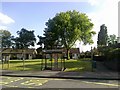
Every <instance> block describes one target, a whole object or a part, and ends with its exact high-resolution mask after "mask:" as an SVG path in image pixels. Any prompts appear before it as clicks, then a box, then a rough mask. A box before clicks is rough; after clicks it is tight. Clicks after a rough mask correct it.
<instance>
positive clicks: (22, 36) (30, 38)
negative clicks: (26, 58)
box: [13, 28, 36, 49]
mask: <svg viewBox="0 0 120 90" xmlns="http://www.w3.org/2000/svg"><path fill="white" fill-rule="evenodd" d="M17 34H18V36H19V37H16V38H14V39H13V40H14V41H15V47H16V48H21V49H22V48H28V47H29V46H34V44H35V42H36V38H35V35H34V31H33V30H32V31H29V30H27V29H24V28H22V29H21V30H20V31H17Z"/></svg>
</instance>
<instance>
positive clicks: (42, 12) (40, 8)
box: [2, 2, 96, 35]
mask: <svg viewBox="0 0 120 90" xmlns="http://www.w3.org/2000/svg"><path fill="white" fill-rule="evenodd" d="M95 9H96V8H94V7H91V6H90V4H89V3H85V2H81V3H78V2H75V3H67V2H66V3H64V2H61V3H59V2H55V3H54V2H47V3H46V2H17V3H13V2H10V3H7V2H5V3H2V12H3V13H4V14H6V15H8V16H9V17H11V18H12V19H13V20H14V21H15V23H14V24H11V25H10V26H8V30H10V31H11V33H12V34H14V35H16V32H17V30H20V29H21V28H26V29H28V30H32V29H33V30H35V34H36V35H42V34H43V30H44V28H45V22H47V20H48V19H49V18H52V17H54V16H55V15H56V13H59V12H65V11H67V10H77V11H80V12H84V13H89V12H91V11H95Z"/></svg>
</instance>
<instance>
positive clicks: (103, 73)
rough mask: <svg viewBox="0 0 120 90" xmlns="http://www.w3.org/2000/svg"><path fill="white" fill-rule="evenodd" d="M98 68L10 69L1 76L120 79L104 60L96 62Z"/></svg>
mask: <svg viewBox="0 0 120 90" xmlns="http://www.w3.org/2000/svg"><path fill="white" fill-rule="evenodd" d="M96 66H97V67H96V68H95V69H94V70H91V71H84V72H64V71H51V70H43V71H10V70H1V76H10V77H37V78H62V79H99V80H120V78H119V72H115V71H111V70H109V69H107V68H106V67H105V66H104V65H103V63H102V62H97V63H96Z"/></svg>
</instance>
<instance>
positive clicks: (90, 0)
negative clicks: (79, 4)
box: [88, 0, 98, 6]
mask: <svg viewBox="0 0 120 90" xmlns="http://www.w3.org/2000/svg"><path fill="white" fill-rule="evenodd" d="M88 3H90V5H91V6H94V5H98V0H88Z"/></svg>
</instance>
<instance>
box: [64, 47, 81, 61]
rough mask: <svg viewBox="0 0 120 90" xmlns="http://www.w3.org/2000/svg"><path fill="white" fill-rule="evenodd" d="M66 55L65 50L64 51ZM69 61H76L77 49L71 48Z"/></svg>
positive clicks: (77, 56)
mask: <svg viewBox="0 0 120 90" xmlns="http://www.w3.org/2000/svg"><path fill="white" fill-rule="evenodd" d="M64 52H65V53H67V50H64ZM69 55H70V59H78V58H79V56H80V51H79V48H71V49H70V51H69Z"/></svg>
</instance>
